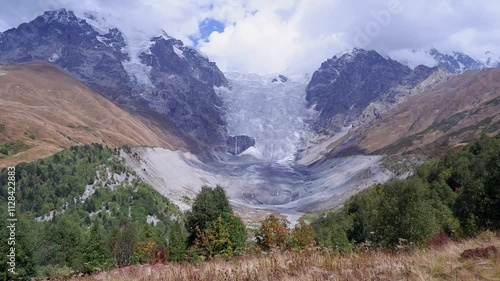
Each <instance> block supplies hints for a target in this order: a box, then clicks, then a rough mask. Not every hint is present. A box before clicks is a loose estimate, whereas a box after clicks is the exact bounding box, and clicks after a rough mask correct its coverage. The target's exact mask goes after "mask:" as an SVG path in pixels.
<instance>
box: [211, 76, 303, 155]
mask: <svg viewBox="0 0 500 281" xmlns="http://www.w3.org/2000/svg"><path fill="white" fill-rule="evenodd" d="M224 75H225V76H226V78H227V79H228V81H229V84H230V89H225V88H217V89H216V90H217V92H218V93H219V95H220V96H221V98H222V99H223V101H224V103H225V107H226V108H225V110H226V119H227V123H228V132H229V134H230V135H247V136H250V137H253V138H255V141H256V144H255V146H256V149H257V150H258V152H260V154H262V157H263V158H264V159H265V160H272V161H276V162H281V163H287V162H291V161H293V160H294V159H295V154H296V152H297V148H298V146H299V145H300V143H301V142H302V139H303V137H304V135H305V132H306V131H307V126H306V123H305V122H304V121H305V120H306V119H307V111H306V101H305V88H306V86H307V81H305V79H303V80H301V79H292V80H290V79H289V80H288V81H286V82H282V79H280V76H278V75H273V74H271V75H264V76H262V75H257V74H241V73H236V72H229V73H225V74H224Z"/></svg>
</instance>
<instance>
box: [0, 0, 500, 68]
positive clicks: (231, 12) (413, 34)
mask: <svg viewBox="0 0 500 281" xmlns="http://www.w3.org/2000/svg"><path fill="white" fill-rule="evenodd" d="M0 4H1V7H2V9H1V10H0V30H2V31H3V30H5V29H7V28H10V27H14V26H17V25H19V24H20V23H22V22H25V21H29V20H31V19H33V18H35V17H36V16H37V15H39V14H41V13H43V11H44V10H50V9H55V8H63V7H64V8H68V9H71V10H74V11H75V12H77V14H78V13H80V14H82V13H83V12H85V11H89V10H90V11H95V12H98V13H99V14H102V15H103V16H104V17H106V19H107V20H108V21H109V22H110V23H111V24H113V25H116V26H118V27H119V28H121V29H122V30H124V33H127V34H134V33H135V34H141V35H143V36H146V35H147V36H150V35H156V34H158V33H159V30H160V29H163V30H165V31H166V32H167V33H169V34H170V35H172V36H174V37H177V38H179V39H181V40H183V41H184V43H185V44H188V45H193V46H195V47H196V48H198V49H199V50H201V51H202V52H203V53H205V54H206V55H208V56H209V57H210V59H211V60H213V61H215V62H216V63H217V65H218V66H219V67H220V68H221V69H222V70H223V71H240V72H255V73H261V74H266V73H274V72H281V73H289V72H312V71H314V70H315V69H316V68H318V67H319V65H320V64H321V62H322V61H324V60H325V59H327V58H330V57H332V56H333V55H335V54H339V53H342V52H345V51H347V50H350V49H352V48H353V47H359V48H367V49H375V50H377V51H379V52H381V53H383V54H385V55H389V56H391V57H392V58H394V59H398V60H408V61H410V64H416V63H421V62H426V63H428V64H430V63H431V62H430V61H429V58H428V57H427V56H425V55H423V54H414V53H412V52H411V50H413V49H429V48H430V47H436V48H438V49H439V50H441V51H443V52H449V51H453V50H457V51H463V52H466V53H468V54H470V55H473V56H476V57H479V58H480V57H482V56H484V53H485V52H486V51H491V52H493V53H495V54H498V55H499V56H500V44H498V43H499V42H500V16H499V15H500V2H499V1H497V0H478V1H470V0H420V1H411V0H272V1H271V0H78V1H75V0H0Z"/></svg>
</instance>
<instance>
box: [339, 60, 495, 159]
mask: <svg viewBox="0 0 500 281" xmlns="http://www.w3.org/2000/svg"><path fill="white" fill-rule="evenodd" d="M499 79H500V70H499V69H487V70H483V71H480V72H474V71H469V72H465V73H464V74H461V75H457V76H454V77H452V78H450V79H448V80H447V81H445V82H443V83H441V84H440V85H439V86H438V87H435V88H433V89H432V90H430V91H426V92H423V93H421V94H418V95H414V96H410V97H409V98H408V99H407V100H406V101H404V102H402V103H401V104H399V105H398V106H397V107H396V108H394V109H393V110H391V111H389V112H387V113H384V114H382V116H381V117H380V118H378V119H375V120H374V121H373V122H371V123H369V124H366V125H363V126H362V127H360V128H358V129H357V130H355V131H354V132H351V133H350V134H348V135H347V136H346V137H344V138H343V139H342V140H341V141H339V142H338V143H337V147H342V146H345V145H342V143H344V144H347V143H354V144H349V145H347V146H348V147H349V148H347V150H345V151H344V152H343V154H352V153H365V154H389V155H390V154H407V153H418V154H425V155H432V154H434V153H436V152H438V153H439V152H440V151H441V152H442V151H446V149H447V148H449V147H453V146H455V145H458V144H461V143H466V142H469V141H471V140H473V139H474V138H477V137H478V136H480V135H481V134H488V135H490V136H493V135H496V134H498V133H499V132H500V83H499V82H498V81H500V80H499ZM348 140H351V141H348ZM331 149H333V150H332V151H331V155H332V156H333V155H337V154H338V153H339V149H334V148H331ZM344 149H345V148H344Z"/></svg>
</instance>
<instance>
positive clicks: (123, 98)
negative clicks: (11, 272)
mask: <svg viewBox="0 0 500 281" xmlns="http://www.w3.org/2000/svg"><path fill="white" fill-rule="evenodd" d="M426 54H428V55H430V56H432V58H433V59H434V60H435V62H436V63H435V65H434V66H425V65H419V66H416V67H414V68H410V67H409V66H408V65H406V64H405V63H402V62H399V61H396V60H393V59H391V58H389V57H387V56H384V55H382V54H379V53H378V52H376V51H374V50H363V49H357V48H355V49H353V50H352V51H351V52H348V53H345V54H342V55H338V56H334V57H332V58H330V59H327V60H325V61H324V62H323V63H322V64H321V65H320V66H318V69H317V70H316V71H315V72H314V73H313V74H312V75H311V76H310V77H309V76H303V75H295V76H294V75H286V76H285V75H282V74H272V75H257V74H244V73H226V74H224V73H223V72H221V70H220V69H219V68H218V67H217V65H216V64H215V63H214V62H211V61H210V60H209V59H208V58H207V57H206V56H204V55H203V54H201V53H200V52H199V51H197V50H196V49H195V48H193V47H189V46H186V45H185V44H184V43H183V42H182V41H180V40H177V39H175V38H173V37H171V36H169V35H168V34H167V33H165V32H161V33H160V34H157V35H156V36H153V37H151V38H138V37H134V36H132V35H131V34H128V33H124V32H122V31H121V30H119V29H118V28H116V27H112V26H108V25H106V22H105V18H102V17H101V16H99V14H97V13H86V14H85V15H84V16H83V17H78V16H76V15H75V14H74V13H73V12H72V11H68V10H65V9H61V10H55V11H47V12H45V13H44V14H43V15H41V16H38V17H37V18H35V19H34V20H33V21H30V22H27V23H23V24H21V25H19V26H18V27H17V28H12V29H9V30H6V31H4V32H2V33H0V64H1V68H0V100H1V101H2V108H1V110H2V117H0V118H1V119H0V133H1V135H0V142H1V143H0V145H2V149H4V150H10V152H8V153H6V154H5V153H4V154H3V155H0V156H1V157H2V158H3V159H2V160H0V161H2V162H0V164H1V165H10V164H15V163H18V162H20V161H32V160H35V159H36V158H40V157H45V156H48V155H50V154H52V153H55V152H57V151H59V150H62V149H64V148H67V147H69V146H71V145H79V144H84V143H92V142H99V143H103V144H106V145H109V146H112V147H118V146H122V145H130V146H134V147H135V146H148V147H156V148H141V149H137V150H136V151H135V153H136V154H137V157H139V159H136V158H135V156H133V154H132V156H131V155H128V156H127V157H125V158H126V159H128V160H127V161H128V162H127V163H128V165H129V166H130V167H131V168H132V169H135V170H136V172H137V173H138V174H139V175H142V176H143V177H144V178H148V177H149V178H150V179H145V181H148V183H149V184H151V185H152V186H153V187H154V188H156V189H157V190H159V191H160V192H161V193H162V194H164V195H167V196H169V198H170V199H172V200H173V201H174V202H176V203H179V204H183V203H182V202H184V201H185V200H184V199H185V198H184V197H186V196H187V197H189V196H191V197H192V195H193V194H192V193H193V192H194V191H196V190H198V189H199V188H200V185H203V184H212V185H214V184H218V183H221V182H222V183H225V184H227V186H228V187H227V188H228V194H229V195H230V197H231V196H232V197H231V200H232V201H231V202H232V203H233V204H235V205H238V206H239V208H241V209H242V210H247V211H248V210H249V209H259V210H273V211H279V212H283V213H285V214H287V215H291V216H294V217H297V216H298V214H299V213H301V212H309V211H322V210H325V209H329V208H332V207H335V206H338V205H339V204H342V202H343V201H344V200H345V199H346V198H348V197H349V196H350V195H352V194H354V193H356V192H359V191H360V190H362V189H363V188H366V187H368V186H370V185H371V184H373V183H376V182H383V181H386V180H389V179H390V178H393V177H395V176H396V175H397V174H396V173H393V172H392V171H390V170H388V169H386V168H384V167H385V166H384V165H383V164H384V163H385V162H387V161H390V160H385V159H391V158H387V157H391V156H394V155H396V156H402V157H403V158H405V159H406V160H408V161H407V162H409V163H413V164H414V162H415V161H414V158H411V157H412V156H413V155H422V154H424V155H429V154H432V153H434V152H435V151H436V150H442V149H445V148H448V147H453V146H455V145H459V144H462V143H465V142H467V141H469V140H470V139H472V138H474V137H477V136H478V135H480V134H482V133H486V134H490V135H493V134H497V133H498V132H499V131H500V126H499V116H498V113H499V112H500V110H499V108H498V99H499V92H498V87H499V86H500V85H499V84H498V80H499V72H498V71H499V70H496V69H485V68H494V67H498V66H499V65H498V63H497V59H496V58H495V55H493V54H489V59H488V60H486V61H481V60H477V59H474V58H472V57H470V56H468V55H466V54H463V53H459V52H454V53H452V54H443V53H440V52H439V51H438V50H436V49H430V50H429V51H427V53H426ZM14 93H15V94H14ZM21 124H22V125H21ZM16 142H17V144H18V145H17V146H16V145H14V144H16ZM21 143H22V144H25V145H24V146H23V145H21ZM13 147H16V149H13ZM13 151H14V152H16V153H13ZM172 151H176V152H175V153H174V152H172ZM141 159H142V160H141ZM406 160H405V161H406ZM384 161H385V162H384ZM417 162H418V161H417ZM174 164H175V165H174ZM174 175H175V176H174ZM405 175H408V173H405ZM173 191H175V192H173ZM183 200H184V201H183Z"/></svg>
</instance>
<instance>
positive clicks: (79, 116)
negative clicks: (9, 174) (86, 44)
mask: <svg viewBox="0 0 500 281" xmlns="http://www.w3.org/2000/svg"><path fill="white" fill-rule="evenodd" d="M0 67H1V68H0V71H1V72H2V73H0V126H2V125H3V126H2V127H3V129H2V131H1V132H0V145H2V144H6V143H12V142H16V141H21V142H23V143H25V144H27V145H28V146H29V147H30V148H29V149H28V150H26V151H23V152H20V153H18V154H16V155H9V156H8V157H4V158H3V159H0V167H5V166H7V165H13V164H16V163H19V162H24V161H33V160H36V159H38V158H42V157H46V156H49V155H51V154H53V153H56V152H58V151H60V150H62V149H64V148H67V147H70V146H73V145H80V144H88V143H102V144H105V145H108V146H110V147H118V146H121V145H124V144H128V145H131V146H138V145H150V146H160V147H166V148H179V147H181V146H182V143H181V142H180V141H179V140H178V139H177V138H175V137H173V136H172V135H170V134H169V133H168V132H166V131H162V130H160V129H158V128H156V127H155V126H153V125H152V124H150V123H148V122H147V121H146V120H145V119H143V118H141V117H138V116H135V115H133V114H130V113H128V112H126V111H124V110H123V109H121V108H119V107H118V106H116V105H114V104H113V103H112V102H110V101H108V100H107V99H105V98H104V97H102V96H100V95H99V94H97V93H95V92H94V91H92V90H91V89H89V88H88V87H86V86H85V85H83V84H82V83H80V82H78V81H76V80H75V79H73V78H71V77H70V76H68V75H67V74H66V73H64V72H63V71H61V70H59V69H58V68H57V67H55V66H53V65H52V64H50V63H48V62H36V63H32V64H25V65H16V66H0Z"/></svg>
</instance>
